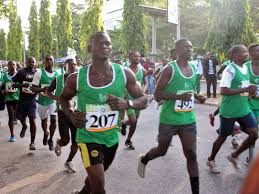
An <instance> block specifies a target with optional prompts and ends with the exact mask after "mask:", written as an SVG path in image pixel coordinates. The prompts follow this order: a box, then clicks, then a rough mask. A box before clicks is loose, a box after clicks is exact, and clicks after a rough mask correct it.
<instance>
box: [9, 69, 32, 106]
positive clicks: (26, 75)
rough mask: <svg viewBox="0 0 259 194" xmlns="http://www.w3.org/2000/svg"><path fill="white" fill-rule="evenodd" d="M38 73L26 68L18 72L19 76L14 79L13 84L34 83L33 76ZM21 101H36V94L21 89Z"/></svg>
mask: <svg viewBox="0 0 259 194" xmlns="http://www.w3.org/2000/svg"><path fill="white" fill-rule="evenodd" d="M35 72H36V69H31V68H29V67H25V68H23V69H21V70H19V71H18V72H17V74H16V75H15V76H14V77H13V79H12V80H13V82H16V83H20V84H22V83H23V82H24V81H26V82H32V80H33V76H34V74H35ZM20 91H21V92H20V100H21V101H22V100H26V101H30V100H33V99H35V97H36V94H28V93H25V92H23V91H22V88H20Z"/></svg>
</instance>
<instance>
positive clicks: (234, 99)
mask: <svg viewBox="0 0 259 194" xmlns="http://www.w3.org/2000/svg"><path fill="white" fill-rule="evenodd" d="M231 55H232V57H231V58H232V63H231V64H229V65H228V66H227V67H226V69H225V70H224V71H223V74H222V79H221V82H220V89H221V91H220V92H221V95H222V96H223V98H222V101H221V104H220V107H219V115H220V131H219V135H218V138H217V139H216V140H215V142H214V143H213V148H212V151H211V155H210V156H209V157H208V161H207V165H208V166H209V168H210V170H211V172H212V173H220V171H219V170H218V169H217V166H216V163H215V157H216V155H217V153H218V151H219V149H220V148H221V146H222V144H223V143H224V142H225V140H226V139H227V137H228V136H229V135H231V134H232V132H233V127H234V123H235V122H236V121H237V122H238V123H239V124H240V126H241V130H242V131H243V132H245V133H246V134H248V137H247V138H246V139H245V140H244V141H243V143H242V144H241V145H240V147H238V149H237V150H236V151H234V152H233V153H231V154H230V155H228V156H227V159H228V160H229V161H230V162H231V163H232V164H233V165H234V167H235V168H236V169H237V170H238V169H240V166H239V165H238V160H237V158H238V156H239V155H240V154H241V153H242V152H243V151H245V150H246V149H247V148H249V147H250V146H252V145H254V143H255V141H256V139H257V137H258V135H257V125H256V120H255V117H254V116H253V114H252V112H251V110H250V108H249V104H248V95H249V96H254V95H255V93H256V86H255V85H250V81H249V73H248V69H247V67H246V66H243V64H244V62H245V61H246V59H247V58H248V51H247V48H246V47H245V46H243V45H236V46H233V47H232V48H231Z"/></svg>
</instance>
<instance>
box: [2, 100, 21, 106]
mask: <svg viewBox="0 0 259 194" xmlns="http://www.w3.org/2000/svg"><path fill="white" fill-rule="evenodd" d="M18 103H19V101H18V100H12V101H6V102H5V104H6V105H11V106H16V105H17V104H18Z"/></svg>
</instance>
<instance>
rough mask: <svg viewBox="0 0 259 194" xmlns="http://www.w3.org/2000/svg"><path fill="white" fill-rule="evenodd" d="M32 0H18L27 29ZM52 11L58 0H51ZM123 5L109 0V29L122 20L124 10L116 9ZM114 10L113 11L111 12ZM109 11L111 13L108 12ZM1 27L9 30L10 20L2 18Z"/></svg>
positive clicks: (105, 14)
mask: <svg viewBox="0 0 259 194" xmlns="http://www.w3.org/2000/svg"><path fill="white" fill-rule="evenodd" d="M40 1H41V0H36V5H37V8H38V9H39V8H40ZM70 2H74V3H78V4H79V3H83V4H84V3H85V0H70ZM31 3H32V0H17V13H18V15H19V16H20V17H21V19H22V27H23V29H25V30H27V28H28V27H29V22H28V17H29V13H30V7H31ZM50 3H51V6H50V12H51V13H52V14H54V13H55V11H56V0H50ZM122 7H123V0H109V1H107V2H106V5H105V9H104V12H105V13H104V21H105V25H106V26H107V28H108V29H111V28H113V27H114V25H115V26H116V25H117V23H118V21H117V20H121V15H122V10H121V11H116V12H113V11H115V10H118V9H121V8H122ZM110 12H113V13H110ZM107 13H109V14H107ZM0 28H3V29H4V30H5V32H6V33H7V32H8V22H7V21H6V20H0Z"/></svg>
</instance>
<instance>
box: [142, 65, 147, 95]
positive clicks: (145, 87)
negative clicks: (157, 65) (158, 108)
mask: <svg viewBox="0 0 259 194" xmlns="http://www.w3.org/2000/svg"><path fill="white" fill-rule="evenodd" d="M142 72H143V80H142V83H143V90H144V91H146V89H147V82H146V77H147V71H146V70H145V69H144V68H142Z"/></svg>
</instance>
